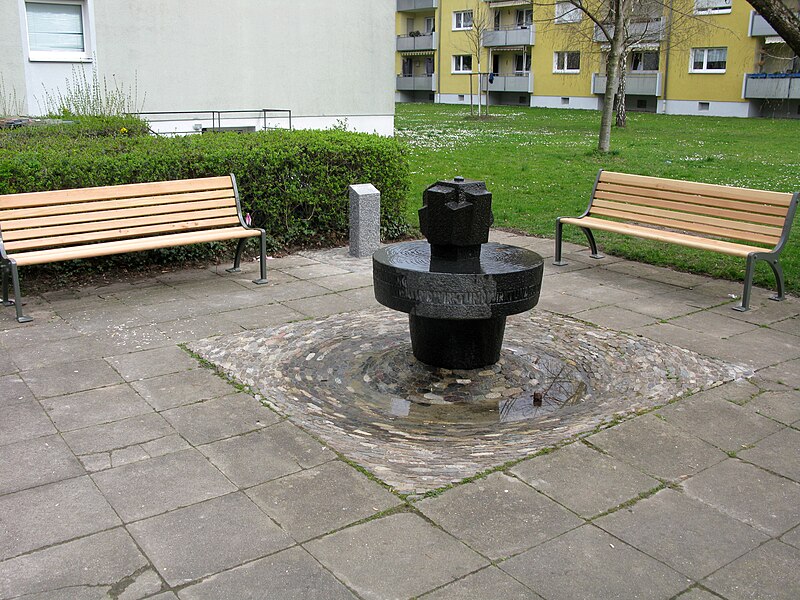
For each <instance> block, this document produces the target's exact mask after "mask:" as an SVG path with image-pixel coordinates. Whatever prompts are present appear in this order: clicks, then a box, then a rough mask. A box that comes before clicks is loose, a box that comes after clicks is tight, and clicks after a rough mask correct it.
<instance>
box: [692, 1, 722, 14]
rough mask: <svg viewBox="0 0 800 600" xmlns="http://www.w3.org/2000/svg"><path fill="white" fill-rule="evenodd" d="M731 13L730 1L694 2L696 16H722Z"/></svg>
mask: <svg viewBox="0 0 800 600" xmlns="http://www.w3.org/2000/svg"><path fill="white" fill-rule="evenodd" d="M729 12H731V0H694V14H696V15H724V14H727V13H729Z"/></svg>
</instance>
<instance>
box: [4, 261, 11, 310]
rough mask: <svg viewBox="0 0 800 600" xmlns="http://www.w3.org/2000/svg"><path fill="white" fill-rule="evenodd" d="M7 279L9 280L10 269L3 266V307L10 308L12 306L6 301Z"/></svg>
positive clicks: (5, 265) (9, 301)
mask: <svg viewBox="0 0 800 600" xmlns="http://www.w3.org/2000/svg"><path fill="white" fill-rule="evenodd" d="M9 279H11V267H10V266H9V265H8V264H3V306H11V305H12V304H14V303H13V302H12V301H11V300H9V299H8V281H9Z"/></svg>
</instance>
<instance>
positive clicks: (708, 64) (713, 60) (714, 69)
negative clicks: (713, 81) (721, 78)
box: [689, 48, 728, 73]
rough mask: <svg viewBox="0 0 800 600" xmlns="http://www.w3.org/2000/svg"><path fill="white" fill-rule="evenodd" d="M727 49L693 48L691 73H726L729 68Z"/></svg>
mask: <svg viewBox="0 0 800 600" xmlns="http://www.w3.org/2000/svg"><path fill="white" fill-rule="evenodd" d="M727 59H728V49H727V48H692V63H691V65H690V67H689V72H690V73H724V72H725V67H726V66H727V64H726V63H727Z"/></svg>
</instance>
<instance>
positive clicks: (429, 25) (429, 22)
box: [425, 17, 433, 33]
mask: <svg viewBox="0 0 800 600" xmlns="http://www.w3.org/2000/svg"><path fill="white" fill-rule="evenodd" d="M425 33H433V17H425Z"/></svg>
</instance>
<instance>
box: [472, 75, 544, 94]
mask: <svg viewBox="0 0 800 600" xmlns="http://www.w3.org/2000/svg"><path fill="white" fill-rule="evenodd" d="M482 88H483V89H486V81H485V80H484V81H483V82H482ZM489 91H490V92H516V93H519V94H532V93H533V74H532V73H510V74H500V75H495V76H494V77H493V78H492V82H491V83H489Z"/></svg>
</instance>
